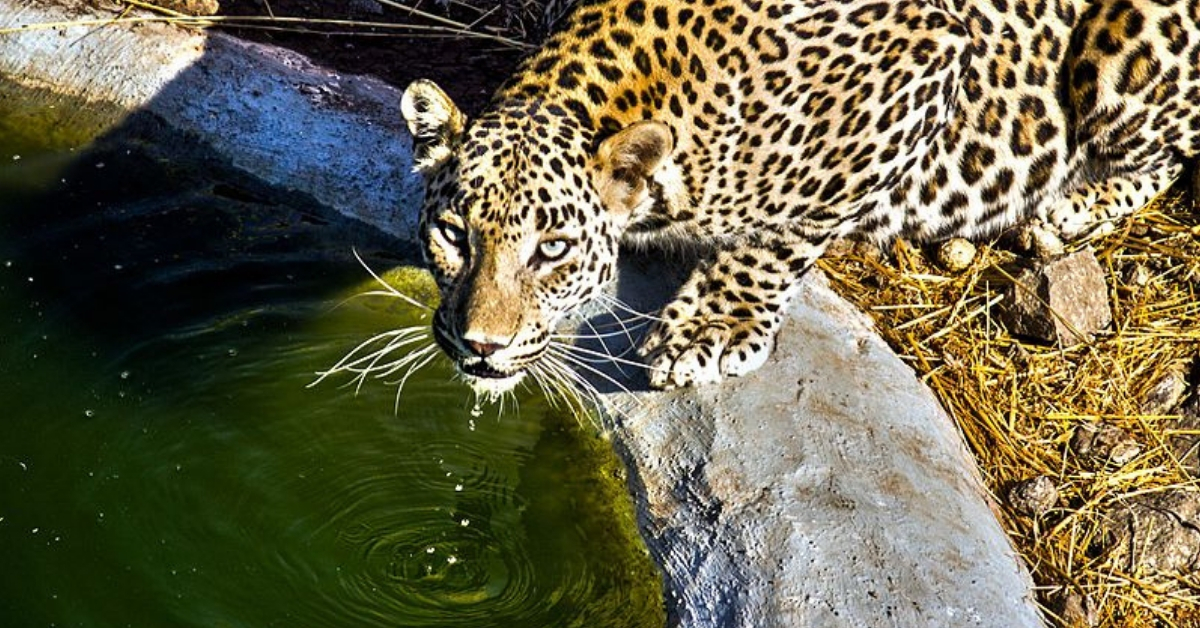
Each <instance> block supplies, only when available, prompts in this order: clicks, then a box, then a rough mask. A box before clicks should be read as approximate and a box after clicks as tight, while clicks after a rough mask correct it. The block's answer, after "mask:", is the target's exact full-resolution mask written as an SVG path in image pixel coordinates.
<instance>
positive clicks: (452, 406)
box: [0, 125, 665, 628]
mask: <svg viewBox="0 0 1200 628" xmlns="http://www.w3.org/2000/svg"><path fill="white" fill-rule="evenodd" d="M0 126H2V125H0ZM18 155H19V157H20V158H19V159H14V158H13V157H14V156H18ZM214 179H216V181H215V182H214ZM262 199H263V195H262V194H261V190H256V189H255V188H254V184H252V183H249V182H247V181H244V180H242V179H239V178H238V176H237V175H233V174H227V173H220V172H209V171H202V172H197V169H196V168H195V167H193V166H188V165H186V164H184V165H180V164H176V163H173V162H172V161H171V159H170V156H169V154H166V153H164V149H163V148H161V147H156V146H154V145H147V144H146V143H145V141H144V139H143V138H142V137H141V136H139V135H138V133H137V132H136V131H134V132H130V133H129V136H128V137H124V136H122V135H121V134H120V133H114V134H113V135H112V136H111V137H109V138H106V139H105V140H103V141H101V142H100V145H99V146H96V147H92V148H89V149H88V150H83V149H80V150H76V151H71V150H61V147H58V148H56V149H55V150H50V149H47V148H46V147H42V146H37V145H34V144H32V143H30V142H29V141H28V140H20V139H18V138H15V137H9V138H5V137H4V136H0V403H2V404H3V409H2V410H0V556H2V557H3V558H2V560H0V626H3V627H5V628H17V627H25V626H88V627H92V626H148V627H172V626H204V627H239V628H240V627H247V628H249V627H254V628H258V627H266V626H286V627H319V626H348V627H349V626H405V627H409V626H411V627H423V626H468V627H471V626H480V627H482V626H497V627H499V626H504V627H508V626H513V627H531V628H533V627H539V626H661V625H663V624H664V621H665V620H664V616H663V609H662V601H661V589H660V584H659V578H658V575H657V573H656V572H655V571H654V568H653V566H652V564H651V563H650V561H649V559H648V557H647V555H646V554H645V552H644V550H643V549H642V548H641V546H640V545H639V544H638V542H637V539H636V532H635V530H634V524H633V515H632V508H631V506H630V504H629V503H628V498H627V497H626V496H625V494H624V487H623V484H622V483H621V481H620V479H619V476H620V466H619V465H618V464H617V463H616V462H615V461H614V459H613V458H612V454H611V452H610V451H609V448H608V445H607V443H606V442H605V441H603V440H602V439H600V438H599V437H598V436H597V435H596V434H595V433H594V431H593V430H592V429H591V428H590V427H587V426H581V425H580V424H579V423H578V422H577V420H576V419H575V418H573V417H564V416H561V415H560V414H557V413H555V412H551V411H550V410H549V409H548V408H547V407H546V405H545V403H544V402H543V401H542V400H540V399H539V398H537V397H534V396H528V395H527V396H524V397H522V398H521V400H520V405H519V409H518V410H513V409H511V408H510V409H509V410H507V411H506V412H505V414H504V415H503V416H498V415H497V411H496V409H495V408H486V407H485V408H484V409H483V412H482V413H481V414H480V415H479V416H474V414H477V413H474V412H473V408H472V407H471V403H470V401H469V399H468V395H467V394H466V391H465V390H464V389H463V388H462V387H461V386H460V385H459V384H456V383H454V382H452V381H451V380H450V375H451V373H450V371H449V370H448V368H447V367H446V366H444V365H442V364H440V363H434V364H431V365H430V366H429V367H428V368H426V369H424V370H422V371H421V372H420V373H419V374H417V375H416V376H414V377H413V379H412V380H411V381H410V382H409V383H408V384H407V386H406V387H405V390H404V392H403V395H402V396H401V398H400V403H399V410H398V411H394V410H393V404H394V393H395V388H394V387H391V386H387V385H385V384H383V383H379V382H368V383H367V384H366V385H365V386H364V387H363V388H362V390H361V392H360V393H359V394H357V395H355V394H353V391H352V390H348V389H345V388H340V387H339V386H338V384H339V383H344V382H345V378H342V379H341V380H336V381H328V380H327V381H326V382H323V383H322V384H321V385H319V386H317V387H313V388H309V387H307V385H308V384H309V383H311V382H312V381H313V379H314V377H313V374H314V372H316V371H319V370H321V369H324V368H327V367H329V366H330V365H332V364H333V363H334V362H335V361H336V360H337V359H338V358H339V357H341V355H342V354H343V353H344V352H345V351H347V350H348V349H350V348H351V347H353V346H354V345H356V344H357V343H358V342H360V341H361V340H363V339H365V338H366V337H368V336H370V335H373V334H375V333H378V332H380V331H384V330H386V329H389V328H392V327H396V326H400V325H407V324H415V323H419V322H420V312H419V311H418V310H415V309H413V308H411V307H407V306H404V305H403V304H401V303H399V302H398V301H396V300H388V299H383V298H368V299H356V300H351V301H349V302H347V303H344V304H342V305H341V306H338V307H335V306H336V305H337V304H338V303H341V302H342V300H343V299H344V298H345V296H346V295H348V294H352V293H354V292H355V291H359V290H363V289H367V288H368V285H367V284H365V283H362V280H364V279H366V278H367V276H366V274H365V272H364V271H362V270H361V269H359V268H357V267H356V265H355V264H354V263H353V261H352V260H351V259H350V257H349V250H350V247H351V246H352V245H353V246H359V247H362V248H364V250H365V251H366V252H367V257H368V259H369V260H371V261H372V263H373V264H379V265H383V266H386V265H387V264H388V263H389V260H388V259H384V258H381V255H383V254H386V253H394V251H391V250H390V248H389V247H390V246H391V245H392V244H394V243H391V242H389V241H388V240H387V239H386V238H383V237H381V236H379V235H377V234H371V233H369V232H367V230H365V229H363V228H361V227H358V226H355V225H354V224H352V223H345V224H343V223H342V222H339V219H337V218H336V217H331V216H329V215H327V214H323V213H321V211H320V210H319V209H316V208H313V207H309V206H305V204H304V201H303V199H297V200H296V203H294V204H293V203H287V204H281V203H279V202H277V201H270V202H267V201H263V200H262ZM402 257H403V256H401V258H402ZM393 261H403V259H397V260H393Z"/></svg>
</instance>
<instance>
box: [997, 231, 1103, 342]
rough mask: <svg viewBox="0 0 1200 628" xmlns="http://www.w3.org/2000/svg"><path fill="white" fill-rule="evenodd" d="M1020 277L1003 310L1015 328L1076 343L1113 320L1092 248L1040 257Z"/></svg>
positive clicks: (1004, 318)
mask: <svg viewBox="0 0 1200 628" xmlns="http://www.w3.org/2000/svg"><path fill="white" fill-rule="evenodd" d="M1015 279H1016V282H1015V284H1014V285H1013V286H1012V287H1011V288H1010V290H1009V295H1008V298H1007V299H1006V300H1005V303H1004V307H1003V308H1002V309H1001V310H1000V317H1001V320H1002V321H1003V322H1004V324H1005V325H1007V326H1008V329H1009V331H1010V332H1012V333H1014V334H1017V335H1021V336H1030V337H1033V338H1038V339H1041V340H1045V341H1048V342H1053V343H1061V344H1062V345H1063V346H1071V345H1075V344H1078V343H1080V342H1085V341H1087V340H1088V339H1089V337H1090V336H1091V334H1093V333H1095V332H1097V331H1099V330H1101V329H1103V328H1104V327H1106V326H1107V325H1108V324H1109V323H1111V322H1112V311H1111V308H1110V307H1109V301H1108V286H1107V284H1106V283H1105V280H1104V279H1105V275H1104V269H1103V268H1101V266H1100V262H1099V261H1097V260H1096V255H1095V253H1093V252H1092V250H1091V249H1090V248H1088V249H1084V250H1081V251H1078V252H1076V253H1072V254H1070V255H1066V256H1064V257H1060V258H1057V259H1053V260H1048V261H1037V262H1035V264H1034V266H1033V267H1032V268H1028V269H1025V270H1022V271H1021V272H1020V273H1018V274H1017V276H1016V277H1015Z"/></svg>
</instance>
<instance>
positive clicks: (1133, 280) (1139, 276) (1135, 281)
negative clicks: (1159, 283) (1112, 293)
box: [1125, 264, 1154, 287]
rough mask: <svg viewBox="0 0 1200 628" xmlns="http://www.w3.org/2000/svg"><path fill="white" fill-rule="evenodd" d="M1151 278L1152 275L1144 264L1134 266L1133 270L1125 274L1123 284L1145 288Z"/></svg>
mask: <svg viewBox="0 0 1200 628" xmlns="http://www.w3.org/2000/svg"><path fill="white" fill-rule="evenodd" d="M1152 277H1154V273H1153V272H1152V271H1151V270H1150V268H1149V267H1147V266H1146V265H1145V264H1134V265H1133V268H1131V269H1129V270H1128V271H1127V272H1126V273H1125V283H1128V284H1131V285H1134V286H1139V287H1145V286H1146V284H1148V283H1150V279H1151V278H1152Z"/></svg>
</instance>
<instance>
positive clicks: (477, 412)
mask: <svg viewBox="0 0 1200 628" xmlns="http://www.w3.org/2000/svg"><path fill="white" fill-rule="evenodd" d="M471 416H473V417H475V418H479V417H481V416H483V407H481V406H480V405H479V400H478V399H476V400H475V407H474V408H471Z"/></svg>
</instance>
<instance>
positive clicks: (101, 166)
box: [96, 161, 104, 169]
mask: <svg viewBox="0 0 1200 628" xmlns="http://www.w3.org/2000/svg"><path fill="white" fill-rule="evenodd" d="M103 167H104V162H103V161H98V162H96V168H97V169H99V168H103Z"/></svg>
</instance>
